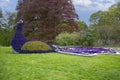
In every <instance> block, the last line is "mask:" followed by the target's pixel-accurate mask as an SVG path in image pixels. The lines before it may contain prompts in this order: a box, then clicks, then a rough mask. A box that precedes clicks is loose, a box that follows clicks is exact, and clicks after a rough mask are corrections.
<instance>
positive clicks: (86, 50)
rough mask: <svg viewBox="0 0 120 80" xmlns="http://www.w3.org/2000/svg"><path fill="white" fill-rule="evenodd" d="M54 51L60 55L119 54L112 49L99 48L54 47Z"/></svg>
mask: <svg viewBox="0 0 120 80" xmlns="http://www.w3.org/2000/svg"><path fill="white" fill-rule="evenodd" d="M55 47H56V51H58V52H60V53H67V54H75V55H83V56H94V55H98V54H120V51H119V50H117V49H112V48H100V47H70V46H55Z"/></svg>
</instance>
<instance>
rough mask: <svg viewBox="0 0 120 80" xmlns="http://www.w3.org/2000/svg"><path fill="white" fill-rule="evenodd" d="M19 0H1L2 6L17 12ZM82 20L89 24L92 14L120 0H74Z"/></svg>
mask: <svg viewBox="0 0 120 80" xmlns="http://www.w3.org/2000/svg"><path fill="white" fill-rule="evenodd" d="M17 1H18V0H0V8H2V11H3V12H5V11H10V12H15V11H16V10H15V8H16V5H17ZM72 1H73V4H74V6H75V9H76V13H77V14H78V15H79V19H80V20H81V21H84V22H86V23H87V24H88V25H89V17H90V15H91V14H93V13H95V12H97V11H99V10H102V11H106V10H108V8H109V7H110V6H111V5H113V4H115V3H117V2H119V1H120V0H72Z"/></svg>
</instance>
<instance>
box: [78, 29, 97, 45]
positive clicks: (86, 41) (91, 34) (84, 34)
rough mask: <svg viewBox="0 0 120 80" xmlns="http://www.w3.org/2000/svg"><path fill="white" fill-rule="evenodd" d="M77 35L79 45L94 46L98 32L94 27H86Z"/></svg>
mask: <svg viewBox="0 0 120 80" xmlns="http://www.w3.org/2000/svg"><path fill="white" fill-rule="evenodd" d="M79 35H80V37H79V41H78V42H79V43H78V44H79V45H80V46H94V45H95V43H96V41H97V38H98V34H97V32H96V31H95V30H94V29H86V30H85V31H81V32H80V33H79Z"/></svg>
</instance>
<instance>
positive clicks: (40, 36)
mask: <svg viewBox="0 0 120 80" xmlns="http://www.w3.org/2000/svg"><path fill="white" fill-rule="evenodd" d="M17 11H18V15H17V19H18V20H19V19H23V20H24V22H25V27H24V34H25V36H26V37H27V38H28V39H37V40H41V41H45V42H53V41H54V39H55V36H56V35H58V34H59V33H61V32H63V31H68V32H73V31H79V26H78V25H77V24H76V22H75V20H76V19H78V15H77V14H76V13H75V8H74V6H73V4H72V0H18V6H17ZM63 24H67V25H63Z"/></svg>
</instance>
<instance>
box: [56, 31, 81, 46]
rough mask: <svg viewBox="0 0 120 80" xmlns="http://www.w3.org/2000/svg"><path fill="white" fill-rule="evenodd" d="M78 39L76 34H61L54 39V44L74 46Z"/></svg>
mask: <svg viewBox="0 0 120 80" xmlns="http://www.w3.org/2000/svg"><path fill="white" fill-rule="evenodd" d="M78 38H79V35H78V33H77V32H73V33H67V32H63V33H60V34H59V35H58V36H57V37H56V39H55V42H56V44H58V45H61V46H69V45H72V46H76V45H77V41H78Z"/></svg>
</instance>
